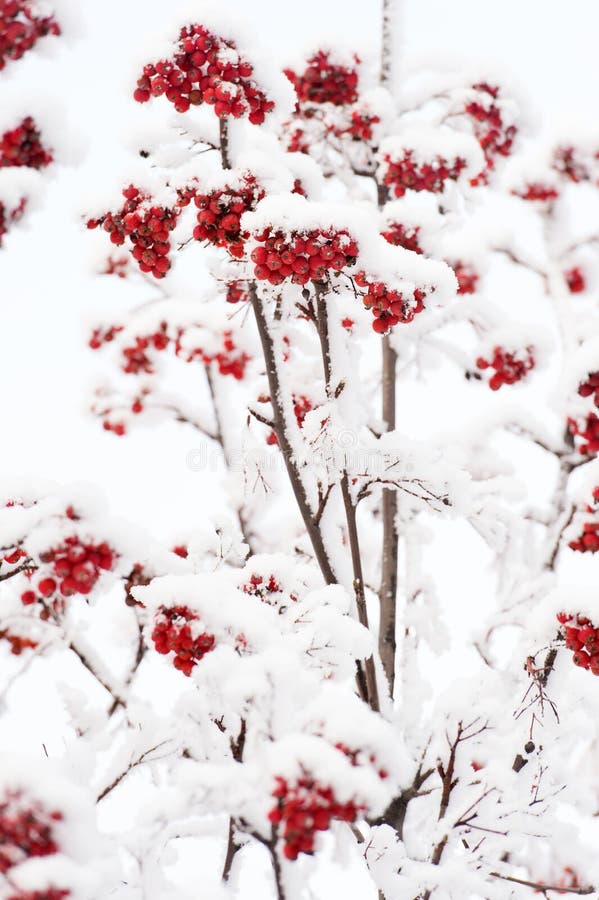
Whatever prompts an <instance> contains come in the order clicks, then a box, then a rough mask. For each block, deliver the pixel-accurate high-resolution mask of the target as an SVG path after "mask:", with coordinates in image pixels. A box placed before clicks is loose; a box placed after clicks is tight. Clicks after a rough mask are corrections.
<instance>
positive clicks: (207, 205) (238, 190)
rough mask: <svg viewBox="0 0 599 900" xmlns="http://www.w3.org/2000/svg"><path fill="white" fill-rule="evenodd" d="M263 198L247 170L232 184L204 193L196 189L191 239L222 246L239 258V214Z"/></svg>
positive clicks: (241, 248)
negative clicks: (195, 220)
mask: <svg viewBox="0 0 599 900" xmlns="http://www.w3.org/2000/svg"><path fill="white" fill-rule="evenodd" d="M263 197H264V190H263V189H262V188H261V187H260V185H259V184H258V182H257V181H256V179H255V178H254V176H253V175H251V174H249V173H248V174H245V175H242V176H241V177H240V179H239V183H238V185H236V186H235V187H232V186H230V185H225V187H223V188H220V189H217V190H214V191H210V192H209V193H207V194H201V193H199V192H196V194H195V197H194V202H195V205H196V207H197V208H198V215H197V220H198V223H197V225H196V227H195V228H194V230H193V236H194V239H195V240H196V241H208V242H209V243H211V244H213V245H214V246H215V247H224V248H225V249H226V250H228V251H229V253H230V254H231V256H233V257H235V259H241V258H242V256H243V253H244V242H243V240H242V239H241V216H242V215H243V214H244V213H245V212H249V211H251V210H253V209H255V208H256V204H257V203H258V202H259V201H260V200H261V199H262V198H263Z"/></svg>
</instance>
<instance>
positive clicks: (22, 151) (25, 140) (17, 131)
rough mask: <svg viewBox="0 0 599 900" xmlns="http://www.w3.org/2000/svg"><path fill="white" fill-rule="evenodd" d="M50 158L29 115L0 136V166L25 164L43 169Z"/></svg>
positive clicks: (32, 167)
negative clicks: (15, 126)
mask: <svg viewBox="0 0 599 900" xmlns="http://www.w3.org/2000/svg"><path fill="white" fill-rule="evenodd" d="M52 158H53V157H52V154H51V153H50V152H49V151H48V150H46V149H45V148H44V147H43V146H42V143H41V134H40V132H39V130H38V128H37V126H36V124H35V122H34V121H33V119H32V118H31V116H27V118H26V119H23V121H22V122H21V124H20V125H18V126H17V128H13V129H12V131H5V132H4V134H3V135H2V136H1V137H0V168H6V167H9V166H26V167H28V168H30V169H43V168H44V167H45V166H48V165H50V163H51V162H52Z"/></svg>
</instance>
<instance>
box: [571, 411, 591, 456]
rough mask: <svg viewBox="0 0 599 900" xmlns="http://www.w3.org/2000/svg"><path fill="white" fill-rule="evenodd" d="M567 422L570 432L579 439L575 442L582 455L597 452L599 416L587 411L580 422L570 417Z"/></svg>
mask: <svg viewBox="0 0 599 900" xmlns="http://www.w3.org/2000/svg"><path fill="white" fill-rule="evenodd" d="M567 424H568V430H569V432H570V434H571V435H572V436H573V437H574V438H575V439H577V438H578V439H579V440H575V442H576V445H577V450H578V452H579V453H580V454H581V455H582V456H593V455H594V454H596V453H599V418H598V417H597V416H596V415H595V413H593V412H592V413H589V414H588V415H587V417H586V418H585V419H583V421H582V422H579V421H577V420H576V419H571V418H570V419H568V422H567Z"/></svg>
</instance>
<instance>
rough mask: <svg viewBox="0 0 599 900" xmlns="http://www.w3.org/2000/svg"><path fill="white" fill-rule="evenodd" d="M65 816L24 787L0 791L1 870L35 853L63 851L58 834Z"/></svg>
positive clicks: (43, 853) (6, 870)
mask: <svg viewBox="0 0 599 900" xmlns="http://www.w3.org/2000/svg"><path fill="white" fill-rule="evenodd" d="M61 819H62V814H61V813H60V812H58V811H57V810H50V811H49V810H47V809H45V808H44V807H43V806H42V805H41V804H40V803H38V802H37V801H36V800H32V799H30V798H28V797H26V796H25V795H24V794H23V792H22V791H20V790H14V791H11V790H8V791H5V793H4V794H3V795H0V873H2V874H3V875H5V874H6V873H7V872H9V871H10V869H12V868H13V867H14V866H18V865H20V864H21V863H23V862H25V861H26V860H28V859H33V858H34V857H43V856H52V855H54V854H55V853H58V852H59V851H60V847H59V845H58V842H57V839H56V837H55V834H54V829H55V825H56V823H57V822H60V821H61Z"/></svg>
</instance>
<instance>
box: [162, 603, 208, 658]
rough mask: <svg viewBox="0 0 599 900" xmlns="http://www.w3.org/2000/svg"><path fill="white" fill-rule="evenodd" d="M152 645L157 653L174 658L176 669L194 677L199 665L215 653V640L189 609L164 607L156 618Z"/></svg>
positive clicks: (184, 607) (185, 607)
mask: <svg viewBox="0 0 599 900" xmlns="http://www.w3.org/2000/svg"><path fill="white" fill-rule="evenodd" d="M152 641H153V643H154V647H155V648H156V650H157V652H158V653H162V654H163V655H165V656H166V655H167V654H169V653H172V654H173V657H172V662H173V665H174V667H175V669H178V670H179V671H180V672H183V674H184V675H191V673H192V670H193V668H194V666H195V665H197V663H198V662H199V661H200V660H201V659H203V657H204V656H206V654H207V653H210V651H211V650H214V648H215V646H216V638H215V637H214V635H213V634H210V633H209V632H207V631H205V630H204V629H203V626H202V625H201V623H200V621H199V617H198V616H197V615H196V613H195V612H193V610H191V609H190V608H189V607H188V606H161V607H159V609H158V611H157V613H156V615H155V617H154V627H153V629H152Z"/></svg>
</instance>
